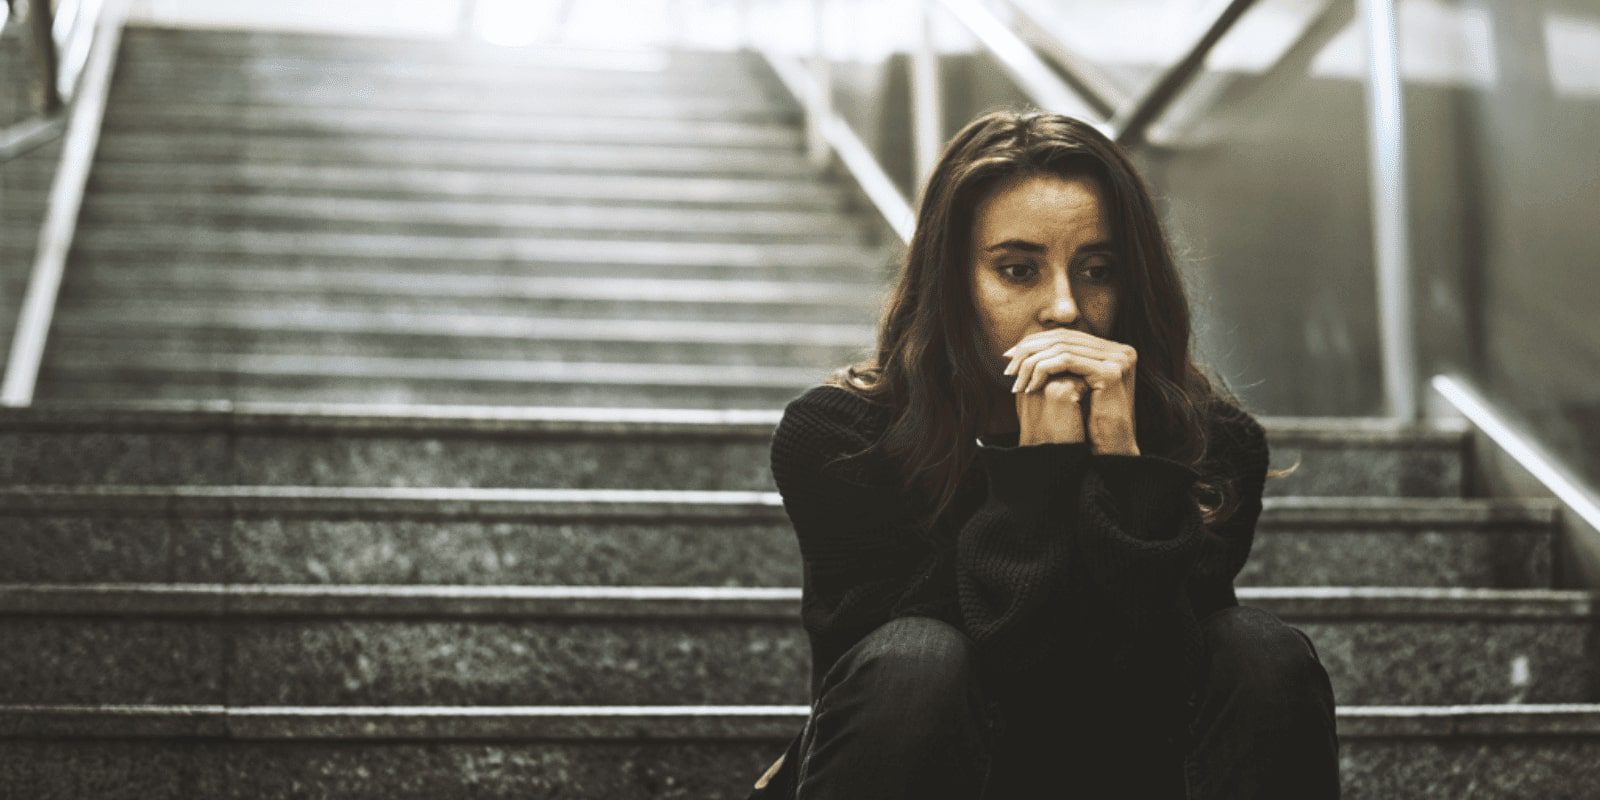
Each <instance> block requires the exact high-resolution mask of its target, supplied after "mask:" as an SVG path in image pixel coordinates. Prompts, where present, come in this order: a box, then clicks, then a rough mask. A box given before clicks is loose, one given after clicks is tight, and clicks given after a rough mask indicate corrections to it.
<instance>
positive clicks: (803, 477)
mask: <svg viewBox="0 0 1600 800" xmlns="http://www.w3.org/2000/svg"><path fill="white" fill-rule="evenodd" d="M889 416H890V409H889V408H888V407H887V406H884V405H880V404H877V403H872V402H869V401H867V400H865V399H863V398H861V397H859V396H857V395H855V394H854V393H852V392H849V391H847V390H845V389H842V388H840V387H837V386H831V385H821V386H815V387H812V388H811V389H810V390H808V391H807V392H805V393H804V394H803V395H801V396H799V397H797V398H795V399H794V400H792V401H790V403H789V404H788V405H787V406H786V407H785V409H784V414H783V418H782V420H781V422H780V423H779V424H778V427H777V430H776V431H775V433H774V435H773V440H772V474H773V478H774V479H775V480H776V482H777V485H778V490H779V492H780V493H781V494H782V496H783V504H784V508H785V510H786V511H787V512H788V515H789V519H790V521H791V522H792V523H793V525H794V530H795V534H796V536H797V537H798V540H799V545H800V553H801V557H802V560H803V563H804V585H803V587H802V597H801V618H802V622H803V623H804V626H805V630H806V633H807V635H808V637H809V639H810V644H811V698H812V701H813V703H814V702H815V700H816V698H817V695H818V690H819V688H820V684H821V681H822V678H823V676H824V675H825V674H826V673H827V670H828V668H829V667H830V666H832V664H833V663H834V662H835V661H836V660H837V659H838V658H839V656H840V655H842V654H843V653H844V652H845V651H846V650H848V649H849V648H850V646H851V645H852V644H854V643H855V642H856V641H858V640H860V639H861V637H863V636H865V635H866V634H867V633H869V632H871V631H872V630H873V629H874V628H876V627H877V626H879V625H882V624H883V623H884V622H886V621H888V620H890V619H894V618H896V617H901V616H908V615H913V614H915V615H925V616H932V617H936V618H939V619H942V620H945V621H946V622H949V623H950V624H952V625H955V626H956V627H958V628H959V629H960V630H962V631H963V632H965V633H966V634H967V636H968V637H969V638H971V639H972V641H973V642H974V643H975V644H976V645H977V646H978V652H979V657H980V665H981V668H982V671H983V674H984V676H985V684H986V686H987V687H988V688H989V690H990V694H991V696H993V697H996V698H997V699H998V700H999V701H1000V702H1001V703H1002V704H1003V707H1004V708H1005V710H1006V713H1007V718H1008V723H1009V724H1008V727H1009V728H1011V729H1013V730H1015V729H1017V726H1022V730H1032V731H1034V733H1031V734H1029V735H1028V740H1029V741H1034V742H1041V746H1044V747H1048V742H1042V741H1041V739H1042V738H1045V739H1047V738H1048V735H1049V734H1048V731H1049V730H1051V725H1050V719H1051V718H1052V717H1054V716H1056V715H1058V714H1059V713H1060V710H1061V708H1062V707H1063V704H1074V703H1076V704H1078V706H1079V711H1080V712H1082V710H1083V709H1084V708H1087V706H1085V705H1083V704H1084V703H1085V702H1090V703H1091V704H1093V703H1098V704H1099V705H1098V706H1096V707H1099V708H1106V709H1115V713H1116V714H1117V715H1118V717H1119V718H1121V719H1123V720H1129V719H1132V720H1135V721H1137V722H1139V724H1147V725H1150V726H1156V727H1161V726H1170V725H1175V724H1176V723H1177V720H1178V719H1180V718H1181V716H1180V715H1181V714H1182V713H1183V712H1186V711H1187V705H1186V703H1185V700H1186V699H1188V698H1189V697H1190V692H1192V691H1193V690H1194V689H1195V688H1196V687H1198V685H1199V683H1198V682H1199V681H1200V680H1202V679H1203V675H1202V670H1203V669H1204V663H1205V659H1204V653H1203V649H1204V642H1203V639H1202V638H1201V636H1200V630H1199V625H1198V620H1199V619H1202V618H1204V616H1205V615H1206V614H1207V613H1209V612H1211V611H1214V610H1216V609H1219V608H1222V607H1225V606H1230V605H1237V604H1238V600H1237V598H1236V597H1235V595H1234V590H1233V578H1234V576H1235V575H1237V574H1238V572H1239V570H1240V568H1241V567H1242V566H1243V565H1244V562H1245V558H1246V556H1247V555H1248V554H1249V552H1250V545H1251V541H1252V538H1253V534H1254V532H1255V525H1256V520H1257V518H1258V517H1259V516H1260V512H1261V493H1262V484H1263V481H1264V477H1265V473H1266V468H1267V457H1268V451H1267V442H1266V436H1265V433H1264V432H1263V431H1262V429H1261V426H1260V425H1259V424H1258V423H1257V422H1256V420H1255V419H1254V418H1252V417H1251V416H1250V415H1249V414H1248V413H1247V412H1245V411H1243V410H1241V409H1238V408H1236V407H1234V406H1231V405H1227V404H1219V405H1217V406H1216V407H1215V411H1214V412H1213V413H1212V415H1211V423H1210V427H1209V432H1210V436H1211V445H1210V447H1211V450H1212V453H1211V458H1212V461H1213V462H1214V463H1217V464H1219V465H1223V466H1224V467H1225V468H1226V469H1227V470H1228V471H1229V472H1230V473H1231V475H1230V476H1228V477H1232V478H1233V479H1234V480H1235V484H1234V486H1235V491H1236V492H1237V493H1238V496H1239V502H1238V506H1237V508H1236V510H1235V511H1234V512H1233V514H1232V515H1231V516H1230V517H1229V518H1228V519H1226V520H1223V521H1221V522H1219V523H1217V524H1216V525H1215V527H1214V528H1209V527H1207V526H1205V525H1203V524H1202V522H1201V519H1200V512H1199V508H1198V507H1197V506H1196V505H1195V503H1194V502H1193V501H1192V500H1191V499H1190V497H1189V493H1190V490H1191V487H1192V486H1193V484H1194V482H1195V481H1196V480H1197V479H1198V478H1199V477H1200V476H1199V474H1198V473H1197V472H1196V471H1195V470H1193V469H1191V468H1190V467H1189V466H1187V465H1185V464H1182V463H1179V462H1177V461H1174V460H1172V459H1169V458H1165V457H1162V456H1158V455H1153V454H1143V455H1138V456H1130V455H1111V454H1096V453H1092V452H1091V450H1090V445H1089V444H1088V443H1087V442H1073V443H1047V444H1036V445H1027V446H1017V434H1015V433H1012V434H1009V435H997V436H985V437H980V439H979V441H978V445H979V446H978V448H977V454H976V458H975V459H974V462H973V463H972V465H971V466H970V467H969V469H968V471H967V472H966V474H965V476H964V478H963V480H962V482H961V485H960V488H959V489H958V491H957V495H956V498H955V500H954V502H953V503H952V505H951V507H950V508H949V509H948V510H947V512H946V513H945V514H944V515H942V517H941V519H940V522H939V524H938V525H937V526H936V527H935V528H934V530H932V531H931V532H926V531H919V530H918V529H917V527H916V522H915V519H916V518H917V517H918V516H920V514H918V513H917V511H919V510H920V509H921V508H923V507H924V506H921V505H919V503H921V502H924V501H922V500H919V499H918V498H916V497H913V496H911V495H910V494H909V493H907V492H905V491H903V490H902V489H901V488H900V476H899V473H897V472H896V469H895V467H894V466H893V465H892V464H891V463H889V461H888V460H887V459H886V458H885V457H884V456H883V455H882V454H881V453H880V452H878V451H874V452H873V453H869V454H867V455H866V456H862V457H857V458H846V459H843V460H838V461H835V459H836V458H838V457H839V456H841V455H844V454H847V453H856V452H857V451H860V450H863V449H864V448H866V447H867V446H868V445H869V444H872V443H873V442H874V441H875V440H876V439H877V437H878V435H879V434H880V433H881V432H882V431H883V430H884V428H885V427H886V426H887V424H888V422H889ZM830 462H832V463H830ZM1084 686H1093V687H1094V689H1093V691H1092V692H1085V691H1083V690H1082V688H1081V687H1084ZM1079 716H1080V717H1081V716H1082V714H1081V713H1080V714H1079ZM1029 726H1033V727H1029ZM798 738H799V737H798V735H797V736H796V739H795V741H792V742H791V743H790V756H789V757H786V758H785V762H786V763H785V764H783V767H782V769H781V771H780V772H779V773H778V774H777V775H776V776H774V778H773V779H772V781H771V785H770V786H769V787H768V791H764V792H757V793H756V794H755V795H752V796H753V797H788V796H791V795H792V791H793V790H792V782H793V780H794V771H795V770H794V768H795V767H797V766H798V765H796V764H794V763H792V762H793V761H794V760H795V758H794V751H795V750H796V748H795V745H796V744H797V743H798Z"/></svg>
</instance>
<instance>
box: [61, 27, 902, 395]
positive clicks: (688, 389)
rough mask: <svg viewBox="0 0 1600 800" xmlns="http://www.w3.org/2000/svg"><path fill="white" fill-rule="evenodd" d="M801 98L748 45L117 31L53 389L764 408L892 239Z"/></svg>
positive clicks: (867, 328) (851, 303)
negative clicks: (854, 198) (714, 49)
mask: <svg viewBox="0 0 1600 800" xmlns="http://www.w3.org/2000/svg"><path fill="white" fill-rule="evenodd" d="M798 114H799V112H798V109H797V108H796V107H795V106H794V104H793V102H792V100H790V99H789V98H788V97H787V96H786V95H785V94H784V93H783V92H782V90H781V89H780V88H779V87H778V85H777V84H776V79H775V78H774V77H773V76H771V75H770V73H767V72H765V71H764V70H763V69H762V68H761V65H760V64H759V59H757V58H755V57H752V56H749V55H728V54H715V53H690V52H676V53H669V54H649V53H642V52H637V51H632V52H629V51H619V52H608V51H592V50H561V49H545V50H539V51H522V50H502V49H499V48H490V47H487V46H483V47H478V48H470V49H468V48H463V47H461V46H452V45H444V44H438V43H419V42H396V41H385V40H379V39H349V38H334V37H321V36H307V35H286V34H265V33H251V34H244V33H204V32H196V31H178V30H161V29H151V28H132V29H130V30H128V32H127V35H126V37H125V40H124V42H123V46H122V49H121V51H120V57H119V63H118V65H117V69H116V72H115V76H114V81H113V88H112V92H111V97H110V100H109V103H108V108H107V113H106V121H105V126H104V130H103V134H102V137H101V141H100V146H99V150H98V152H97V159H96V162H95V166H94V169H93V171H92V177H91V186H90V188H89V191H88V194H87V196H86V198H85V201H84V206H83V211H82V213H81V215H80V228H79V233H78V236H77V239H76V243H75V246H74V250H73V255H72V263H71V265H70V269H68V271H67V280H66V283H65V284H64V286H63V288H62V293H61V303H60V307H59V311H58V316H57V318H56V322H55V325H54V327H53V329H52V331H51V335H50V347H49V352H48V353H47V357H46V363H45V365H44V368H43V370H42V374H41V378H40V384H41V388H40V395H39V396H40V399H41V400H51V399H86V398H115V399H119V400H129V399H191V398H207V399H212V398H216V399H229V400H268V401H270V400H290V401H296V402H317V401H326V402H364V403H374V402H379V403H385V402H387V403H469V404H508V405H584V406H646V407H686V408H718V407H721V408H740V407H746V408H772V407H777V406H781V405H782V403H783V401H784V400H786V399H787V398H788V397H790V396H792V395H793V394H794V393H795V392H796V390H797V388H803V387H805V386H807V385H809V384H810V383H812V382H814V381H815V380H816V379H817V378H818V377H819V376H820V375H821V374H822V373H823V372H824V371H826V369H828V368H829V367H831V366H832V365H834V364H836V363H839V362H841V361H843V360H846V359H848V358H850V357H851V356H852V355H853V354H855V353H856V352H857V351H859V350H860V349H861V348H862V347H864V346H867V345H870V344H871V343H872V330H871V324H872V322H873V320H874V318H875V311H876V308H877V304H878V296H879V294H880V293H881V289H882V285H883V273H882V270H881V269H878V267H882V266H884V265H886V264H887V263H888V256H887V255H886V254H885V252H884V251H883V250H882V248H881V247H878V246H876V245H874V244H873V241H874V236H873V233H872V231H871V230H870V229H869V228H868V227H867V226H865V225H863V224H862V222H861V219H862V217H861V215H860V214H859V213H856V212H853V211H851V210H850V209H849V208H848V207H847V205H846V201H845V198H846V195H845V194H844V193H843V192H841V190H840V188H839V187H838V186H836V185H834V184H833V183H832V182H830V181H828V180H826V179H824V178H822V177H820V176H819V175H818V174H816V171H815V170H814V169H813V168H812V167H811V166H810V165H809V164H808V163H807V162H806V159H805V156H804V152H803V148H802V131H801V127H800V124H799V117H798ZM34 188H37V189H39V190H41V191H42V189H43V188H44V187H42V186H41V187H34Z"/></svg>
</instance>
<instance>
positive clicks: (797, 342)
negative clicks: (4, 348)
mask: <svg viewBox="0 0 1600 800" xmlns="http://www.w3.org/2000/svg"><path fill="white" fill-rule="evenodd" d="M871 343H872V330H871V328H870V326H863V325H843V324H832V325H830V324H804V323H798V324H797V323H778V322H721V321H711V322H707V321H692V322H652V321H643V320H629V319H621V320H617V319H540V318H535V317H526V316H520V315H515V314H507V315H478V316H458V315H447V314H431V313H426V312H422V313H374V312H364V311H354V312H346V313H311V312H307V311H305V310H304V309H297V308H281V309H274V308H259V307H255V306H252V305H250V304H246V303H241V304H238V305H235V306H215V307H207V308H178V309H174V308H172V307H170V306H166V305H163V304H160V303H152V304H149V305H146V306H132V305H129V306H120V305H119V306H118V307H117V308H116V309H112V310H108V311H99V310H97V311H95V312H94V313H92V314H76V313H69V314H60V315H57V316H56V317H55V319H54V320H53V323H52V328H51V333H50V347H51V348H53V349H55V350H57V351H60V352H69V353H83V352H105V351H108V350H117V349H123V348H132V349H136V350H138V351H140V352H143V353H148V354H152V355H154V354H160V355H161V356H162V357H164V358H168V359H171V360H175V361H181V360H186V359H190V358H193V357H201V358H205V357H212V356H217V355H220V354H229V353H243V354H249V355H288V354H299V353H322V354H337V355H345V356H354V357H379V358H403V357H415V358H451V359H465V360H486V359H513V360H520V361H572V362H584V361H596V362H612V363H618V362H629V361H633V362H644V363H667V364H725V365H729V366H763V365H765V366H785V365H787V366H805V367H816V368H819V369H820V368H824V367H828V366H831V365H833V364H838V363H845V362H846V361H848V360H850V359H854V358H859V357H861V356H862V354H863V353H864V352H865V351H867V350H868V349H870V347H871Z"/></svg>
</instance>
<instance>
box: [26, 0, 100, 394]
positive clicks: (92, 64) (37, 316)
mask: <svg viewBox="0 0 1600 800" xmlns="http://www.w3.org/2000/svg"><path fill="white" fill-rule="evenodd" d="M125 2H126V0H111V2H109V3H106V4H105V7H103V8H99V9H98V10H99V12H100V13H99V15H98V17H97V18H95V19H94V21H93V25H94V33H95V35H94V38H93V40H92V42H91V44H90V47H89V54H88V59H87V61H86V65H85V67H84V70H83V80H82V82H81V86H79V87H78V89H77V96H75V97H74V98H73V102H72V104H71V107H70V109H69V110H68V111H67V121H66V132H65V134H64V136H65V141H64V142H63V144H62V148H61V160H60V162H59V164H58V165H57V167H56V174H55V178H54V180H53V181H52V182H51V184H50V196H49V197H50V199H49V205H48V206H47V207H46V209H45V216H44V223H43V224H42V225H40V227H39V244H38V247H37V248H35V251H34V260H33V271H32V273H31V274H30V275H29V277H28V288H27V291H26V293H25V294H24V295H23V299H22V309H21V311H20V313H18V315H17V330H16V334H15V335H13V336H12V339H11V353H10V356H9V358H8V359H7V360H6V372H5V379H4V381H3V382H0V405H4V406H26V405H29V404H31V403H32V402H33V394H34V388H35V386H36V384H37V383H38V380H39V367H40V365H41V364H42V362H43V359H44V345H45V337H46V335H47V334H48V333H49V331H50V320H51V318H52V316H53V315H54V313H55V306H56V297H57V295H58V294H59V293H60V290H61V279H62V276H63V274H64V273H65V272H66V265H67V250H68V248H70V247H71V245H72V237H73V234H74V233H75V232H76V230H77V224H78V211H79V209H80V208H81V206H82V203H83V191H84V187H85V186H86V185H87V184H88V182H89V167H90V165H91V164H92V163H93V162H94V151H95V148H96V146H97V145H98V144H99V141H100V123H101V120H102V118H103V116H104V113H105V104H106V95H107V94H108V93H109V91H110V88H111V70H112V67H113V66H114V65H115V63H116V51H117V45H118V43H119V41H120V38H121V34H122V21H123V19H124V14H125V13H126V6H125V5H124V3H125ZM86 24H87V23H86Z"/></svg>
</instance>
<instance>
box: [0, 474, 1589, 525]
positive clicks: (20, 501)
mask: <svg viewBox="0 0 1600 800" xmlns="http://www.w3.org/2000/svg"><path fill="white" fill-rule="evenodd" d="M1560 508H1561V505H1560V503H1559V501H1556V500H1553V499H1546V498H1449V497H1447V498H1409V497H1399V498H1393V497H1386V498H1369V497H1337V496H1328V497H1268V498H1265V499H1263V501H1262V512H1261V518H1260V521H1261V522H1263V523H1271V524H1274V525H1300V526H1305V527H1306V528H1308V529H1314V528H1316V527H1321V526H1339V527H1340V529H1341V530H1342V529H1343V528H1345V527H1349V526H1352V525H1365V524H1371V525H1385V526H1396V527H1425V528H1429V529H1440V528H1443V529H1444V530H1442V531H1440V532H1443V533H1452V532H1459V533H1462V534H1468V533H1480V532H1488V533H1496V534H1498V533H1506V532H1516V533H1520V532H1521V531H1520V530H1516V529H1515V528H1512V529H1511V530H1510V531H1507V530H1506V529H1504V528H1503V527H1499V526H1548V525H1552V524H1554V522H1555V521H1556V519H1557V515H1558V514H1559V511H1560ZM62 512H71V513H76V514H81V515H102V514H103V515H108V516H129V515H145V516H160V517H166V516H171V515H173V514H182V515H184V516H186V517H190V518H196V517H212V516H219V517H228V518H233V517H237V516H239V515H250V514H260V515H269V516H279V515H284V514H337V515H348V514H371V515H373V516H380V517H407V518H416V517H428V518H494V519H507V518H510V519H538V518H555V519H581V518H604V519H627V520H644V521H660V522H673V521H680V520H691V519H694V520H698V519H720V520H728V519H732V520H750V521H757V522H783V521H786V520H787V519H788V517H787V515H786V514H785V512H784V510H783V498H782V496H781V495H779V494H778V493H777V492H752V491H728V490H697V489H554V488H513V487H506V488H501V487H390V486H280V485H229V486H211V485H206V486H170V485H148V486H147V485H135V484H112V485H99V486H78V485H29V484H14V485H9V486H0V513H5V514H41V513H62ZM1481 525H1494V526H1496V527H1492V528H1489V529H1487V531H1485V530H1483V529H1480V528H1477V527H1474V526H1481Z"/></svg>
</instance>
